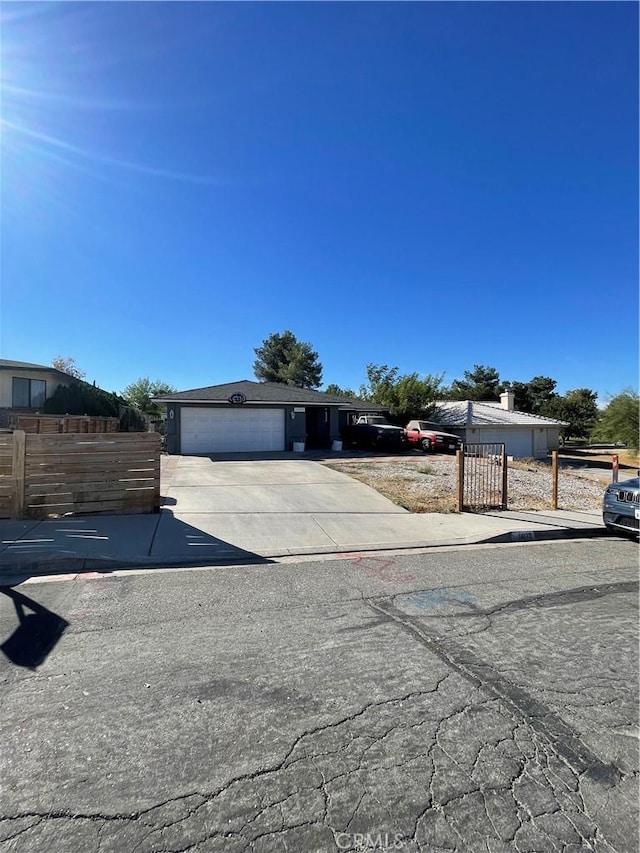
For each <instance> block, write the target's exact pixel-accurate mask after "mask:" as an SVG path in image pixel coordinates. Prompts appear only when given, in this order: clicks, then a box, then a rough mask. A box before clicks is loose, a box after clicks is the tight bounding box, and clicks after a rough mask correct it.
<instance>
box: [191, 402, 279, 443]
mask: <svg viewBox="0 0 640 853" xmlns="http://www.w3.org/2000/svg"><path fill="white" fill-rule="evenodd" d="M180 435H181V442H180V445H181V447H180V451H181V453H184V454H187V455H188V454H198V453H231V452H245V451H247V452H248V451H255V450H284V449H285V428H284V409H270V408H263V407H260V409H255V408H251V409H233V408H228V409H211V408H208V407H204V406H181V407H180Z"/></svg>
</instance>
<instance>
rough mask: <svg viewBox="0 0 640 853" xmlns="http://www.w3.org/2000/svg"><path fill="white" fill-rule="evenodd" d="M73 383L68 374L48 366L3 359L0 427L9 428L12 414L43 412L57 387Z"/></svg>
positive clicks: (0, 371) (0, 381)
mask: <svg viewBox="0 0 640 853" xmlns="http://www.w3.org/2000/svg"><path fill="white" fill-rule="evenodd" d="M72 381H73V377H72V376H69V374H68V373H63V372H62V371H61V370H57V369H56V368H55V367H51V366H49V365H46V364H31V363H30V362H28V361H8V360H7V359H0V427H3V428H4V427H7V426H8V425H9V416H10V415H11V414H14V413H15V414H33V413H34V412H41V411H42V407H43V406H44V403H45V400H48V399H49V397H51V396H52V395H53V393H54V392H55V390H56V388H57V387H58V385H69V383H70V382H72Z"/></svg>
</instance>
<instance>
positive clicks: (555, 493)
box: [551, 450, 558, 509]
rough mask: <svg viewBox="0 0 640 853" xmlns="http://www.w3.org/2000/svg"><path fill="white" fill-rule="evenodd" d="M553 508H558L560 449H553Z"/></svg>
mask: <svg viewBox="0 0 640 853" xmlns="http://www.w3.org/2000/svg"><path fill="white" fill-rule="evenodd" d="M551 509H558V451H557V450H552V451H551Z"/></svg>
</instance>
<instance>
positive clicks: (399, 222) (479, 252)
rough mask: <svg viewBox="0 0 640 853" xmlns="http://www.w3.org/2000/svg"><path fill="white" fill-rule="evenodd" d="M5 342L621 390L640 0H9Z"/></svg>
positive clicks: (183, 371) (109, 381) (99, 362)
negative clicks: (478, 375)
mask: <svg viewBox="0 0 640 853" xmlns="http://www.w3.org/2000/svg"><path fill="white" fill-rule="evenodd" d="M2 25H3V26H2V43H1V47H2V104H1V105H0V109H1V113H0V114H1V117H2V164H1V165H2V205H1V214H2V221H1V229H0V236H1V250H2V254H1V257H0V271H1V290H0V310H1V325H0V334H1V338H0V356H1V357H3V358H10V359H18V360H24V361H33V362H39V363H43V364H46V363H50V361H51V359H52V358H53V357H54V356H56V355H58V354H63V355H71V356H73V357H75V359H76V361H77V363H78V364H79V366H80V367H81V368H83V369H84V370H85V371H86V373H87V378H88V379H89V380H91V381H93V380H95V381H96V383H97V384H98V385H100V386H101V387H103V388H106V389H107V390H116V391H119V390H121V389H122V388H123V387H124V386H126V385H127V384H128V383H130V382H132V381H134V380H135V379H137V378H139V377H141V376H150V377H152V378H160V379H163V380H165V381H167V382H170V383H171V384H173V385H175V386H176V387H177V388H179V389H187V388H195V387H201V386H204V385H211V384H216V383H219V382H226V381H233V380H236V379H242V378H253V371H252V365H253V360H254V357H255V356H254V352H253V350H254V348H255V347H257V346H259V345H260V344H261V343H262V341H263V340H264V339H265V338H266V337H267V336H268V335H269V334H271V333H272V332H281V331H283V330H285V329H290V330H292V331H293V332H294V333H295V334H296V335H297V337H298V338H299V339H300V340H303V341H308V342H310V343H311V344H312V345H313V347H314V348H315V349H316V350H317V351H318V353H319V356H320V360H321V362H322V364H323V367H324V382H325V383H331V382H335V383H337V384H339V385H341V386H347V387H352V388H357V387H358V386H359V385H360V384H361V383H362V382H363V381H364V379H365V368H366V365H367V363H368V362H376V363H378V364H388V365H397V366H398V367H399V368H400V372H401V373H408V372H414V371H417V372H418V373H419V374H421V375H422V374H426V373H431V374H436V373H444V374H445V377H444V381H445V382H446V383H447V384H448V383H450V382H451V381H452V380H453V379H456V378H460V377H461V376H462V374H463V371H465V370H467V369H471V368H472V367H473V365H474V364H483V365H488V366H492V367H496V368H497V369H498V371H499V373H500V376H501V378H502V379H505V380H506V379H510V380H518V381H528V380H529V379H531V378H532V377H533V376H536V375H545V376H551V377H553V378H554V379H556V380H557V382H558V391H560V392H561V393H564V392H565V391H566V390H569V389H572V388H579V387H588V388H592V389H593V390H595V391H597V392H598V394H599V395H600V397H601V398H604V397H605V396H606V395H607V394H615V393H616V392H618V391H619V390H621V389H622V388H623V387H625V386H633V387H636V388H637V385H638V5H637V4H635V3H616V2H605V3H599V2H584V3H583V2H570V3H564V2H554V3H542V2H540V3H538V2H534V3H527V2H506V3H482V2H480V3H449V2H443V3H431V2H426V3H384V2H381V3H295V2H294V3H213V2H212V3H189V2H183V3H152V2H148V3H86V4H84V3H70V4H69V3H57V4H56V3H37V4H28V3H18V4H12V3H6V4H4V7H3V10H2Z"/></svg>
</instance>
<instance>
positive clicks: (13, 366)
mask: <svg viewBox="0 0 640 853" xmlns="http://www.w3.org/2000/svg"><path fill="white" fill-rule="evenodd" d="M0 370H46V371H48V372H49V373H58V374H59V375H60V376H66V377H67V378H69V374H68V373H65V372H64V371H63V370H58V368H57V367H53V365H51V364H33V363H32V362H30V361H11V359H8V358H0Z"/></svg>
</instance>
